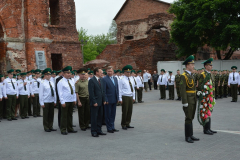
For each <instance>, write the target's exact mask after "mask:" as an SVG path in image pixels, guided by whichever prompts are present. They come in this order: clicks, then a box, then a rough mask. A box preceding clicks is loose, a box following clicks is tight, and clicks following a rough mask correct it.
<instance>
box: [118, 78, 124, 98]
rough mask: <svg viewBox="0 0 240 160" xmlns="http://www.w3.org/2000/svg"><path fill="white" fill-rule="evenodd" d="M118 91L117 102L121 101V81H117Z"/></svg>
mask: <svg viewBox="0 0 240 160" xmlns="http://www.w3.org/2000/svg"><path fill="white" fill-rule="evenodd" d="M118 90H119V101H122V94H123V93H122V80H121V79H120V80H119V81H118Z"/></svg>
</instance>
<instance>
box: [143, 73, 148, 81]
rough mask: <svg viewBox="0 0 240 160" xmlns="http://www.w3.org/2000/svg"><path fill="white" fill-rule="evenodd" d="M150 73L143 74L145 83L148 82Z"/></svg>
mask: <svg viewBox="0 0 240 160" xmlns="http://www.w3.org/2000/svg"><path fill="white" fill-rule="evenodd" d="M148 76H149V75H148V73H147V72H146V73H143V82H148Z"/></svg>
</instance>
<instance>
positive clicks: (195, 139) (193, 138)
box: [190, 124, 199, 141]
mask: <svg viewBox="0 0 240 160" xmlns="http://www.w3.org/2000/svg"><path fill="white" fill-rule="evenodd" d="M190 135H191V136H190V138H191V139H192V140H193V141H199V138H196V137H194V136H193V124H192V125H191V134H190Z"/></svg>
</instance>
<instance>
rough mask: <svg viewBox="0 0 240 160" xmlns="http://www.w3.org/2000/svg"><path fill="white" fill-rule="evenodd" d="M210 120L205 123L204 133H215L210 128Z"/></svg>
mask: <svg viewBox="0 0 240 160" xmlns="http://www.w3.org/2000/svg"><path fill="white" fill-rule="evenodd" d="M209 124H210V123H209V122H207V123H206V124H205V126H204V127H203V133H204V134H208V135H213V133H212V132H211V131H210V130H209V128H210V127H209Z"/></svg>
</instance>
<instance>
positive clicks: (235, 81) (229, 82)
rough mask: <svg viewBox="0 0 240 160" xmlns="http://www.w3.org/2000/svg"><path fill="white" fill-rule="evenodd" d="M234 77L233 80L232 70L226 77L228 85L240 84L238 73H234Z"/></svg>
mask: <svg viewBox="0 0 240 160" xmlns="http://www.w3.org/2000/svg"><path fill="white" fill-rule="evenodd" d="M234 78H235V80H233V72H232V73H230V74H229V77H228V85H230V84H240V82H239V81H240V79H239V74H238V73H237V72H235V73H234Z"/></svg>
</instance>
